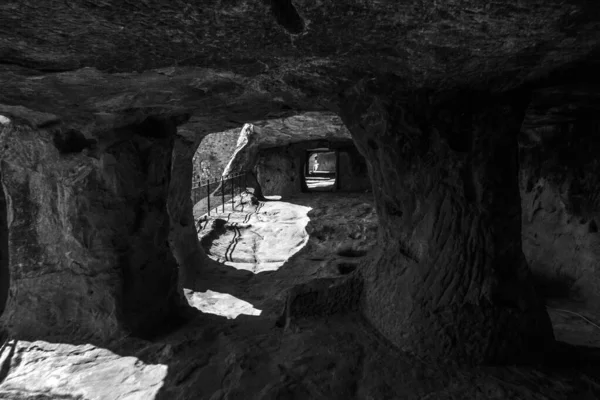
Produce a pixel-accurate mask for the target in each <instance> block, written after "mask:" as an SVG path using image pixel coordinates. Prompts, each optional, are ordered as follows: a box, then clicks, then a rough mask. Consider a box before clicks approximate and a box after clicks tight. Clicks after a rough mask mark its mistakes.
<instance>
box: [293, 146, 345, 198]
mask: <svg viewBox="0 0 600 400" xmlns="http://www.w3.org/2000/svg"><path fill="white" fill-rule="evenodd" d="M338 159H339V152H338V151H331V150H330V149H328V148H317V149H309V150H307V151H306V162H305V163H304V168H303V174H302V179H304V185H306V188H307V191H310V192H333V191H335V190H337V189H338V188H339V187H338V182H339V181H338V179H337V175H338Z"/></svg>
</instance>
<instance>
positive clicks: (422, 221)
mask: <svg viewBox="0 0 600 400" xmlns="http://www.w3.org/2000/svg"><path fill="white" fill-rule="evenodd" d="M397 87H398V88H400V87H401V85H400V84H399V85H398V86H397ZM526 101H527V96H523V93H518V94H515V95H514V96H508V95H507V96H506V97H505V98H492V97H490V96H487V95H485V94H479V93H468V92H455V93H452V94H451V95H450V96H448V97H447V98H446V99H443V98H442V97H441V96H439V95H438V96H434V95H433V94H431V93H428V92H426V91H417V92H403V91H402V90H401V89H395V86H394V85H391V84H390V82H389V80H381V81H377V80H372V81H369V82H361V83H359V84H358V85H357V86H356V87H354V88H353V89H352V90H349V91H347V92H346V93H345V100H344V105H343V108H342V118H343V119H344V121H345V122H346V126H348V128H349V129H350V131H351V133H352V136H353V138H354V140H355V142H356V144H357V147H358V149H359V151H360V152H361V153H362V154H363V155H364V156H365V158H366V160H367V162H368V163H369V173H370V177H371V181H372V182H373V193H374V197H375V202H376V208H377V214H378V217H379V223H380V231H379V242H380V245H379V247H378V249H377V250H376V255H375V256H374V258H373V260H372V261H371V262H370V263H369V265H367V266H365V267H364V268H362V269H361V271H362V272H363V276H364V279H365V286H364V291H363V293H364V295H363V298H362V300H361V310H362V313H363V314H364V315H365V317H366V318H367V319H368V320H369V321H370V322H371V323H372V324H373V326H374V327H375V328H377V329H378V330H379V331H380V332H381V333H382V334H383V335H384V336H385V337H386V338H387V339H388V340H390V341H391V342H392V343H393V344H395V345H396V346H397V347H398V348H400V349H402V350H404V351H408V352H411V353H414V354H417V355H419V356H421V357H423V358H428V359H436V360H459V361H467V362H514V361H517V360H518V361H525V360H530V359H534V358H540V357H543V355H544V353H545V351H547V350H548V349H549V348H550V347H551V346H553V343H554V338H553V332H552V326H551V324H550V320H549V317H548V315H547V313H546V310H545V307H544V304H543V302H542V301H541V299H540V298H538V296H537V295H536V292H535V290H534V287H533V284H532V279H531V273H530V271H529V269H528V268H527V264H526V262H525V259H524V257H523V252H522V249H521V209H520V196H519V186H518V157H517V155H518V145H517V135H518V133H519V130H520V127H521V123H522V121H523V116H524V113H525V109H526V106H527V103H526Z"/></svg>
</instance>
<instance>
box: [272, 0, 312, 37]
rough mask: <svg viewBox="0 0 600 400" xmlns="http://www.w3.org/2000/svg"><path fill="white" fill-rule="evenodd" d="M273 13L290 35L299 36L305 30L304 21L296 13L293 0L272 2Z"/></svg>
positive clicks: (275, 0)
mask: <svg viewBox="0 0 600 400" xmlns="http://www.w3.org/2000/svg"><path fill="white" fill-rule="evenodd" d="M271 12H272V13H273V15H274V16H275V19H276V20H277V23H278V24H279V25H281V26H282V27H283V28H285V30H286V31H288V32H289V33H293V34H298V33H302V31H303V30H304V20H303V19H302V17H300V15H299V14H298V11H296V7H294V5H293V4H292V0H271Z"/></svg>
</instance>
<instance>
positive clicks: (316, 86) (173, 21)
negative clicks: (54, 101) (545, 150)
mask: <svg viewBox="0 0 600 400" xmlns="http://www.w3.org/2000/svg"><path fill="white" fill-rule="evenodd" d="M1 7H2V8H1V9H0V10H1V11H2V12H0V26H3V27H4V28H5V29H4V30H3V32H2V36H1V40H0V54H3V56H2V59H3V60H5V62H6V63H8V64H11V65H18V66H27V67H31V68H37V69H40V70H46V71H57V70H63V71H64V70H73V69H77V68H80V67H81V66H92V67H96V68H98V69H100V70H103V71H110V72H131V71H143V70H148V69H153V68H161V67H166V66H173V65H181V66H190V65H191V66H197V65H201V66H209V67H211V68H212V67H215V68H219V69H223V70H225V69H227V70H231V71H233V72H235V73H238V74H240V75H244V76H249V77H257V76H260V75H271V76H274V77H277V78H278V79H277V80H278V81H281V82H285V84H287V85H289V86H290V87H292V88H297V89H298V90H303V91H305V92H306V93H308V92H312V93H315V94H316V93H320V96H323V94H324V93H335V91H336V89H338V88H339V87H340V86H348V85H350V84H352V83H353V82H355V81H356V79H360V78H362V77H363V76H365V75H369V74H378V73H387V72H390V71H394V72H395V73H396V74H397V75H398V76H403V77H405V79H406V81H407V83H408V84H409V85H410V86H414V85H424V84H426V83H432V82H438V83H444V84H446V85H456V84H458V83H465V82H468V83H471V84H472V83H474V82H478V83H479V84H482V85H485V86H488V85H496V86H505V85H511V84H515V83H516V82H521V81H523V80H525V79H528V78H531V77H536V76H540V75H542V74H544V73H545V72H547V71H548V70H551V69H552V68H555V67H557V66H562V65H565V64H566V63H569V62H571V61H573V60H575V59H583V58H584V57H585V56H587V55H588V54H589V52H590V51H593V44H597V43H598V40H599V39H600V29H599V26H600V22H599V21H600V18H598V16H599V6H598V4H597V3H596V2H582V1H579V0H567V1H565V0H531V1H528V2H521V1H517V0H504V1H498V2H492V3H486V4H482V3H481V2H480V1H476V0H462V1H456V2H436V1H419V2H416V1H408V2H393V1H356V0H343V1H335V2H333V1H331V2H325V1H319V2H316V1H312V0H311V1H309V0H295V1H293V2H291V1H272V2H266V1H247V0H232V1H227V2H222V1H217V0H207V1H203V2H202V3H201V4H200V3H198V2H196V1H192V0H182V1H180V2H177V3H174V2H168V1H162V0H149V1H147V2H144V3H142V4H137V3H129V2H122V1H120V0H107V1H104V2H103V3H102V4H101V5H98V4H95V3H91V2H81V3H77V4H71V3H64V4H63V3H57V2H55V1H52V0H40V1H36V2H35V3H33V2H30V1H21V0H9V1H5V2H3V4H2V6H1ZM73 32H76V34H72V33H73ZM67 38H68V39H67ZM228 85H229V86H231V83H227V82H222V83H221V84H220V86H228ZM213 87H214V86H213ZM205 90H206V91H208V90H210V89H208V88H207V89H205ZM266 90H268V91H271V92H274V91H273V90H270V88H269V87H266ZM244 122H246V121H244ZM213 132H216V131H213Z"/></svg>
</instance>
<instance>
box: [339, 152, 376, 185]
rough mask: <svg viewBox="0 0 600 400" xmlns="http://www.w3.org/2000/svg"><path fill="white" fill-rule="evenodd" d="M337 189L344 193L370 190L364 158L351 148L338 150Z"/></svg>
mask: <svg viewBox="0 0 600 400" xmlns="http://www.w3.org/2000/svg"><path fill="white" fill-rule="evenodd" d="M338 168H339V178H338V179H339V180H340V182H339V188H340V190H341V191H344V192H359V191H364V190H371V181H370V179H369V171H368V167H367V162H366V161H365V158H364V157H363V156H362V155H361V154H360V153H359V152H358V150H357V149H356V147H354V146H352V147H349V148H344V149H341V150H340V159H339V165H338Z"/></svg>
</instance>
